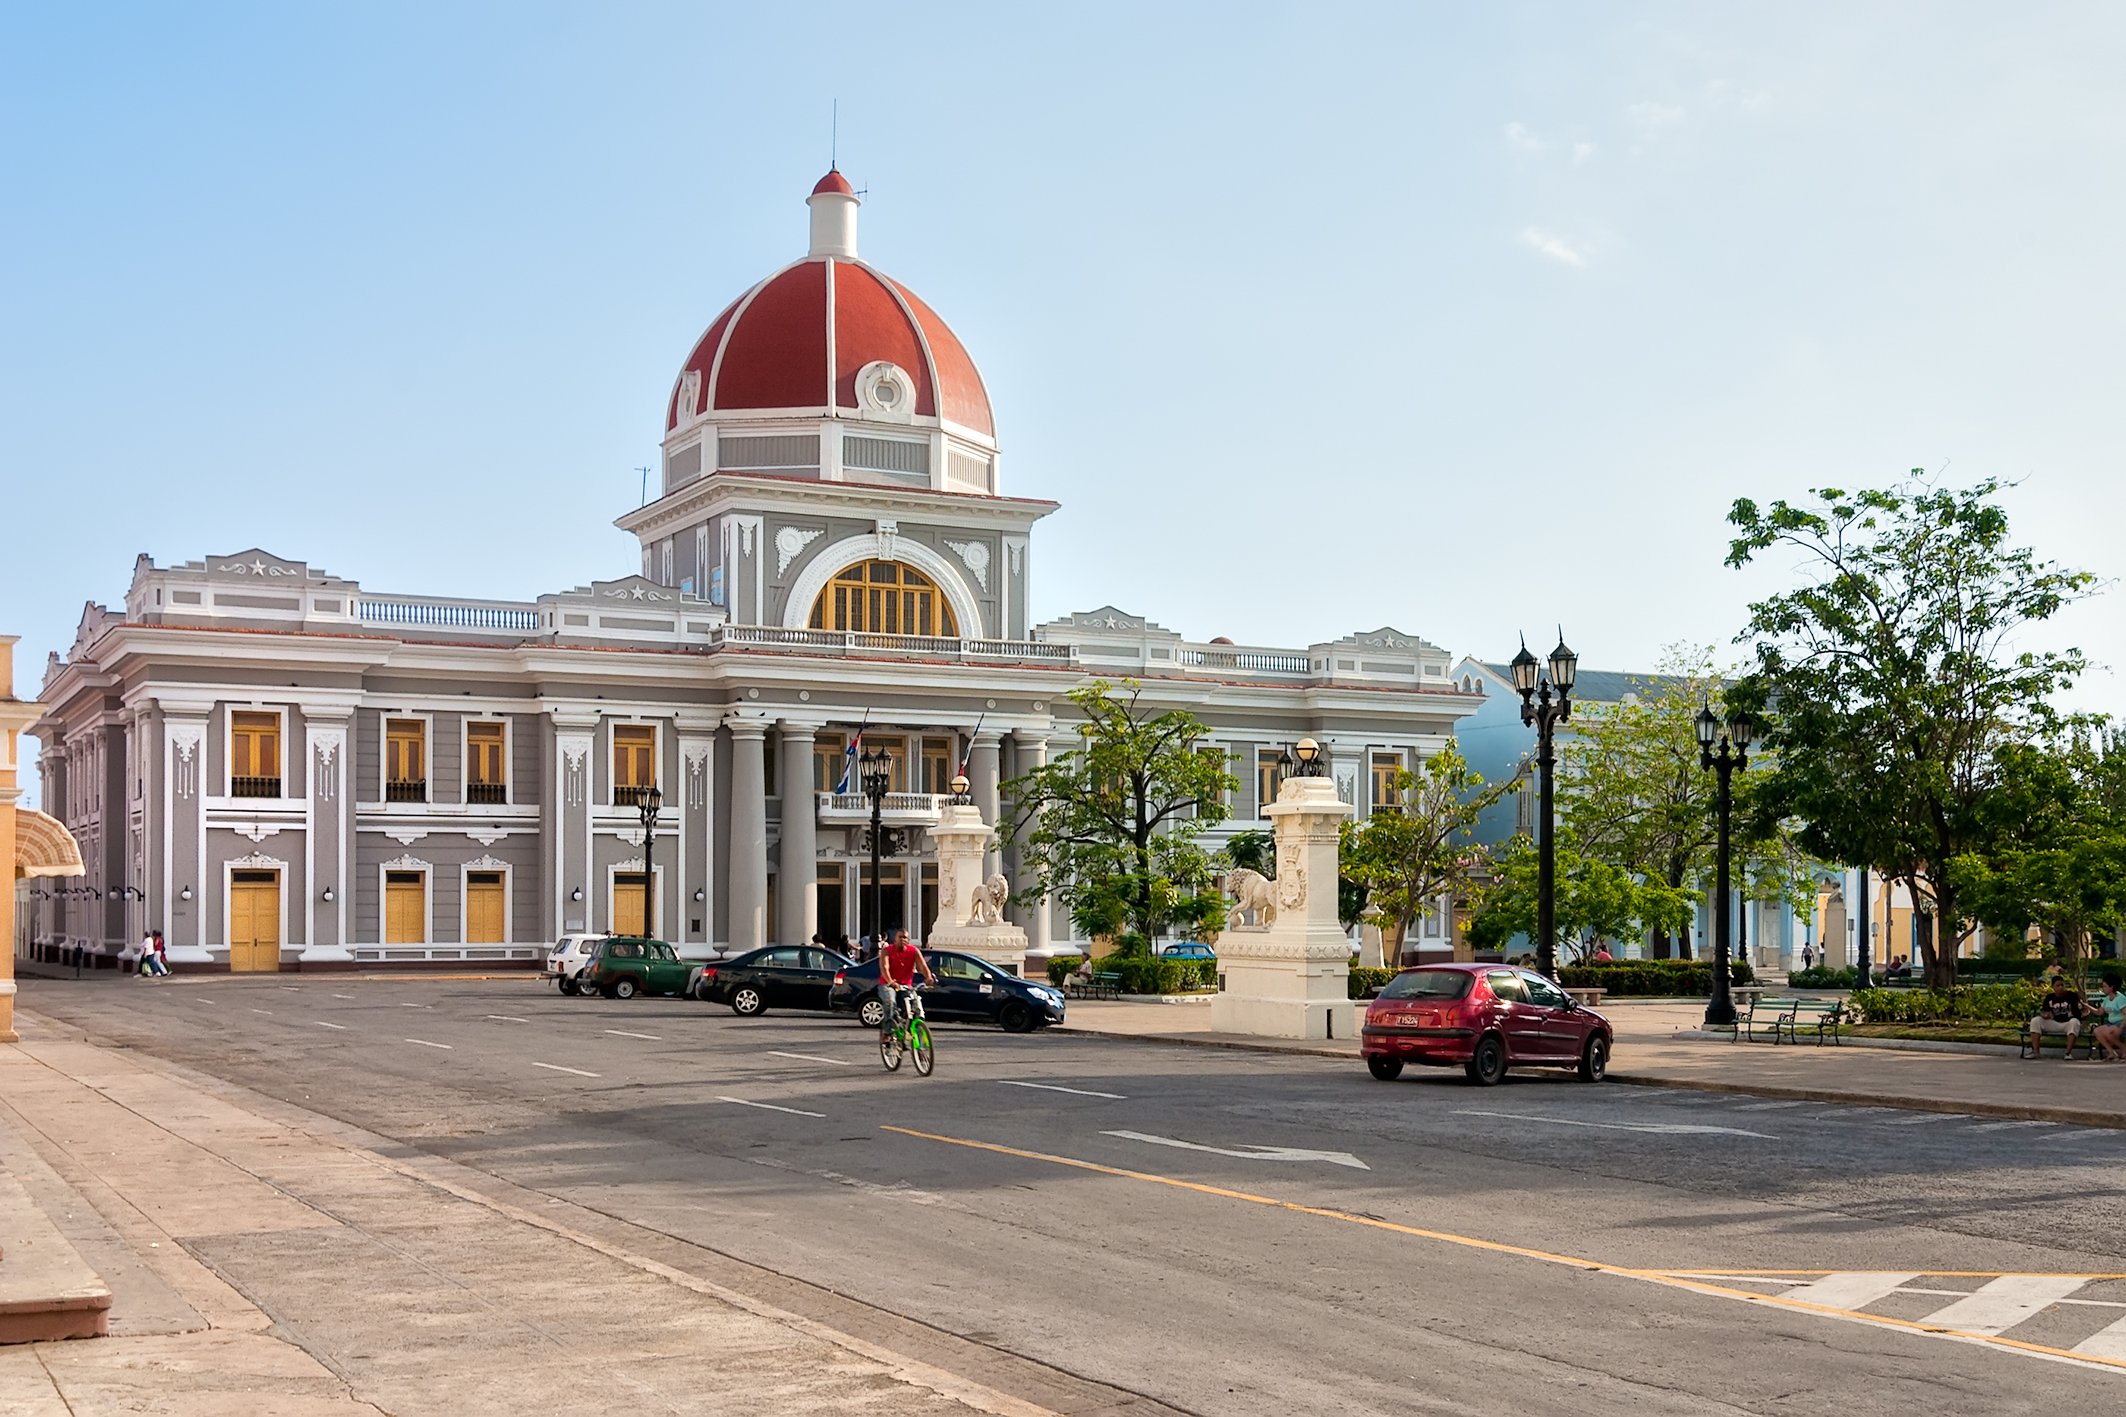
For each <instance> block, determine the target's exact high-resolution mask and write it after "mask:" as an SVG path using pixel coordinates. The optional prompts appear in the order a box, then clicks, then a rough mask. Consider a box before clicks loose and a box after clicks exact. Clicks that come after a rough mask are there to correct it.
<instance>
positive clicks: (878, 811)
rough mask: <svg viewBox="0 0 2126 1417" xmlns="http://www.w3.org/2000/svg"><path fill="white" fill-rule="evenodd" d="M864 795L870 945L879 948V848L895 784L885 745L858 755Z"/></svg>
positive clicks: (883, 836)
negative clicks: (867, 809) (868, 820)
mask: <svg viewBox="0 0 2126 1417" xmlns="http://www.w3.org/2000/svg"><path fill="white" fill-rule="evenodd" d="M857 761H858V763H859V765H860V766H861V768H862V778H861V781H862V782H863V787H864V796H866V797H868V798H869V799H871V909H870V912H869V914H870V917H871V947H872V948H873V949H879V948H881V947H882V946H883V945H884V944H885V941H883V940H881V939H880V938H879V934H878V927H879V914H880V911H879V894H880V891H879V850H880V848H881V847H883V846H884V845H885V837H886V828H885V816H886V792H887V789H889V788H891V787H892V786H893V773H892V767H893V757H892V755H891V754H889V753H888V752H887V751H886V750H885V749H883V748H866V749H865V750H864V751H863V752H862V753H861V754H859V755H858V758H857Z"/></svg>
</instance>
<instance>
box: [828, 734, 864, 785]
mask: <svg viewBox="0 0 2126 1417" xmlns="http://www.w3.org/2000/svg"><path fill="white" fill-rule="evenodd" d="M863 746H864V730H863V729H861V728H859V729H857V730H856V736H855V737H854V738H851V739H850V740H849V746H848V747H847V748H844V749H843V750H842V780H841V781H840V782H837V783H835V784H834V791H835V794H836V795H837V796H839V795H840V794H841V793H844V792H847V791H848V790H849V783H850V781H851V780H852V779H853V778H855V776H856V755H857V753H858V752H859V751H861V750H862V748H863Z"/></svg>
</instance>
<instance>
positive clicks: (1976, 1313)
mask: <svg viewBox="0 0 2126 1417" xmlns="http://www.w3.org/2000/svg"><path fill="white" fill-rule="evenodd" d="M2085 1282H2086V1281H2084V1280H2083V1279H2082V1277H2081V1276H2080V1275H2074V1274H2004V1275H2002V1276H2001V1277H2000V1278H1998V1279H1989V1280H1987V1281H1986V1282H1985V1283H1984V1284H1981V1285H1980V1286H1979V1287H1978V1288H1977V1289H1976V1290H1974V1291H1973V1292H1972V1294H1971V1296H1970V1297H1969V1298H1966V1299H1959V1300H1957V1301H1956V1302H1955V1303H1953V1304H1951V1305H1949V1307H1948V1308H1946V1309H1937V1310H1935V1311H1934V1312H1933V1313H1931V1314H1929V1315H1927V1316H1926V1317H1925V1318H1924V1319H1921V1320H1920V1322H1921V1323H1927V1324H1940V1325H1941V1326H1942V1327H1943V1328H1953V1329H1958V1330H1960V1331H1962V1332H1964V1333H1984V1334H1995V1333H2005V1332H2007V1331H2008V1330H2009V1329H2011V1328H2014V1327H2015V1326H2016V1325H2017V1324H2019V1323H2021V1322H2022V1321H2023V1320H2025V1319H2027V1318H2029V1317H2030V1316H2031V1315H2033V1314H2035V1313H2037V1312H2038V1311H2039V1310H2041V1309H2044V1308H2046V1307H2048V1306H2049V1305H2052V1304H2055V1303H2057V1302H2059V1301H2060V1300H2061V1299H2064V1298H2066V1297H2067V1296H2068V1295H2069V1294H2072V1293H2073V1292H2074V1291H2075V1290H2077V1289H2079V1288H2081V1287H2082V1285H2083V1284H2084V1283H2085Z"/></svg>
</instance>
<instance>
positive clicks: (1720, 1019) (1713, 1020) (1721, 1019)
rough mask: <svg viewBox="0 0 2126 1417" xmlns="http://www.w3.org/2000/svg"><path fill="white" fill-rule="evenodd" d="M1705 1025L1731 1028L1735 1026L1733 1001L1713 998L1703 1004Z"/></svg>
mask: <svg viewBox="0 0 2126 1417" xmlns="http://www.w3.org/2000/svg"><path fill="white" fill-rule="evenodd" d="M1705 1026H1706V1027H1707V1028H1733V1027H1734V1026H1735V1004H1734V1001H1733V1000H1732V999H1715V1000H1713V1002H1711V1003H1709V1004H1707V1005H1706V1006H1705Z"/></svg>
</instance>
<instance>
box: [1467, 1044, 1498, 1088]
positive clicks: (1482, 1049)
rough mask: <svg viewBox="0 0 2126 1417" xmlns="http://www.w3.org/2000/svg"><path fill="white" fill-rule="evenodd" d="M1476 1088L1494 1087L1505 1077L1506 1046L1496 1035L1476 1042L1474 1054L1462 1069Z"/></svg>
mask: <svg viewBox="0 0 2126 1417" xmlns="http://www.w3.org/2000/svg"><path fill="white" fill-rule="evenodd" d="M1462 1071H1463V1072H1465V1073H1467V1074H1468V1075H1469V1081H1471V1082H1473V1083H1475V1084H1476V1085H1477V1086H1478V1087H1495V1086H1497V1085H1498V1082H1499V1080H1500V1079H1501V1078H1503V1077H1505V1076H1506V1044H1505V1042H1504V1041H1503V1040H1502V1039H1501V1038H1500V1037H1499V1036H1498V1035H1497V1034H1496V1033H1493V1034H1488V1035H1486V1036H1485V1037H1483V1038H1480V1039H1478V1040H1477V1043H1476V1054H1475V1056H1473V1057H1472V1058H1470V1059H1469V1063H1468V1066H1466V1067H1464V1068H1463V1069H1462Z"/></svg>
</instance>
